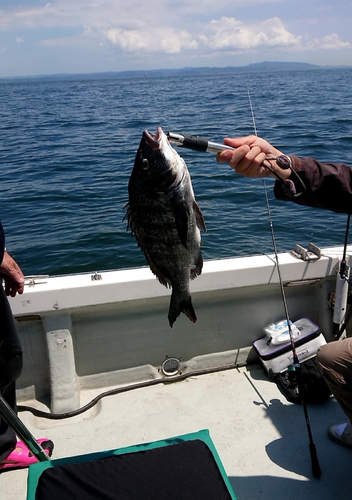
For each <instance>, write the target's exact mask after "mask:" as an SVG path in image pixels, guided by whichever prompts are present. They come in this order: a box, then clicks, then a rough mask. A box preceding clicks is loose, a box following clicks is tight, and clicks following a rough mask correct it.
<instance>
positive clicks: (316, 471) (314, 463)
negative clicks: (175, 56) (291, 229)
mask: <svg viewBox="0 0 352 500" xmlns="http://www.w3.org/2000/svg"><path fill="white" fill-rule="evenodd" d="M248 99H249V105H250V108H251V114H252V121H253V126H254V131H255V135H256V137H258V132H257V127H256V123H255V117H254V111H253V105H252V99H251V95H250V92H249V89H248ZM264 165H265V164H264ZM265 166H266V165H265ZM270 170H271V169H270ZM263 187H264V193H265V200H266V207H267V211H268V218H269V226H270V232H271V237H272V241H273V247H274V253H275V261H276V268H277V274H278V277H279V283H280V290H281V295H282V301H283V305H284V310H285V317H286V321H287V326H288V332H289V338H290V344H291V349H292V354H293V367H292V368H293V370H294V372H295V375H296V377H297V386H298V393H299V395H300V397H301V402H302V407H303V410H304V416H305V421H306V426H307V431H308V438H309V451H310V457H311V462H312V472H313V476H314V477H320V476H321V469H320V465H319V460H318V455H317V452H316V448H315V444H314V442H313V435H312V430H311V426H310V421H309V417H308V410H307V404H306V402H305V400H304V399H303V397H302V391H301V373H300V369H301V367H300V363H299V360H298V355H297V351H296V346H295V342H294V339H293V333H292V329H291V321H290V318H289V313H288V306H287V300H286V294H285V290H284V285H283V281H282V276H281V270H280V265H279V256H278V251H277V246H276V238H275V233H274V225H273V219H272V215H271V210H270V203H269V197H268V190H267V187H266V183H265V178H263Z"/></svg>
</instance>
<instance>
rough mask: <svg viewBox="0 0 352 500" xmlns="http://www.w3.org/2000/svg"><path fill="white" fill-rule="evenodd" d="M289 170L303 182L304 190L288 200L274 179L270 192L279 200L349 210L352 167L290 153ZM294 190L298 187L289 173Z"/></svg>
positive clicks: (351, 192) (351, 202) (351, 211)
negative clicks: (290, 166)
mask: <svg viewBox="0 0 352 500" xmlns="http://www.w3.org/2000/svg"><path fill="white" fill-rule="evenodd" d="M290 158H291V160H292V166H293V169H294V170H295V171H296V172H297V174H298V175H299V177H300V178H301V179H302V181H303V184H304V185H305V192H303V193H302V194H301V195H300V196H298V197H296V198H294V199H292V198H290V197H289V196H288V195H287V194H286V193H285V191H284V190H283V186H282V183H281V182H280V181H276V182H275V187H274V193H275V197H276V198H277V199H279V200H291V201H294V202H295V203H297V204H299V205H305V206H308V207H315V208H324V209H326V210H332V211H333V212H339V213H352V168H351V167H349V166H348V165H344V164H342V163H321V162H319V161H317V160H315V159H314V158H297V157H296V156H290ZM291 179H292V181H293V182H294V183H295V185H296V188H297V191H299V192H300V191H302V186H301V185H300V183H299V181H298V180H297V179H295V176H294V175H292V174H291Z"/></svg>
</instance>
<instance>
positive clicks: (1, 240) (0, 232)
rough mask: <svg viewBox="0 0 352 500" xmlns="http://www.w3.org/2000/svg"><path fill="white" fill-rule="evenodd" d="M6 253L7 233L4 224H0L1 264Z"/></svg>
mask: <svg viewBox="0 0 352 500" xmlns="http://www.w3.org/2000/svg"><path fill="white" fill-rule="evenodd" d="M4 251H5V233H4V229H3V227H2V224H1V222H0V264H1V262H2V259H3V258H4Z"/></svg>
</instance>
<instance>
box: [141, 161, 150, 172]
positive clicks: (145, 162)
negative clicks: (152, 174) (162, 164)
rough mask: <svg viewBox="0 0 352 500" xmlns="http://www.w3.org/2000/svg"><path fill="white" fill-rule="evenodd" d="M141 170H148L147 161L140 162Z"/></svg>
mask: <svg viewBox="0 0 352 500" xmlns="http://www.w3.org/2000/svg"><path fill="white" fill-rule="evenodd" d="M142 168H143V170H148V168H149V161H148V160H147V158H143V160H142Z"/></svg>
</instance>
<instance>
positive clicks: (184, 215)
mask: <svg viewBox="0 0 352 500" xmlns="http://www.w3.org/2000/svg"><path fill="white" fill-rule="evenodd" d="M128 191H129V202H128V204H127V205H126V207H125V208H126V209H127V213H126V215H125V217H124V219H127V221H128V225H127V229H131V231H132V234H134V236H135V237H136V240H137V243H138V245H139V247H140V248H141V249H142V250H143V252H144V255H145V257H146V259H147V261H148V264H149V266H150V269H151V270H152V272H153V273H154V274H155V275H156V276H157V278H158V279H159V281H160V283H162V284H163V285H165V286H166V287H172V294H171V300H170V309H169V315H168V318H169V323H170V326H172V325H173V324H174V322H175V321H176V319H177V317H178V316H179V315H180V314H181V312H183V313H185V314H186V316H187V317H188V318H189V319H190V320H191V321H193V322H195V321H196V320H197V316H196V313H195V311H194V308H193V304H192V299H191V295H190V291H189V280H190V279H194V278H196V276H198V275H199V274H201V272H202V267H203V258H202V254H201V251H200V231H199V230H200V229H201V230H202V231H206V228H205V224H204V219H203V215H202V212H201V211H200V209H199V207H198V205H197V203H196V201H195V198H194V193H193V188H192V184H191V178H190V175H189V172H188V168H187V165H186V163H185V161H184V160H183V159H182V158H181V157H180V156H179V155H178V154H177V152H176V151H175V150H174V149H173V148H172V147H171V146H170V143H169V141H168V140H167V137H166V135H165V134H164V132H163V130H162V128H161V127H158V131H157V133H156V135H152V134H150V133H149V132H148V131H147V130H145V131H144V132H143V137H142V139H141V142H140V145H139V148H138V151H137V155H136V159H135V163H134V167H133V170H132V174H131V177H130V180H129V184H128Z"/></svg>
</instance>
